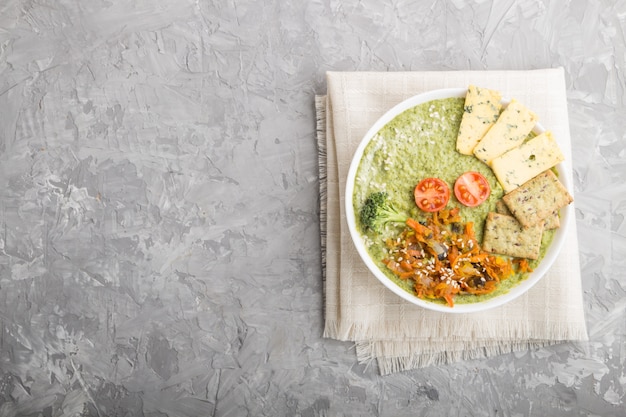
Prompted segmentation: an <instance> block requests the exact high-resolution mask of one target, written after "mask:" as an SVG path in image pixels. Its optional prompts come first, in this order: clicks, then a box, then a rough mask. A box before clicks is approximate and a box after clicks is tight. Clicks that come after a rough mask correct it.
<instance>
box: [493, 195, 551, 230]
mask: <svg viewBox="0 0 626 417" xmlns="http://www.w3.org/2000/svg"><path fill="white" fill-rule="evenodd" d="M496 213H499V214H506V215H507V216H512V214H511V211H510V210H509V208H508V207H507V206H506V204H505V203H504V201H502V200H498V201H496ZM559 227H561V220H560V219H559V212H558V210H557V211H555V212H554V213H552V214H550V215H549V216H548V217H547V218H546V222H545V225H544V227H543V229H544V230H553V229H558V228H559Z"/></svg>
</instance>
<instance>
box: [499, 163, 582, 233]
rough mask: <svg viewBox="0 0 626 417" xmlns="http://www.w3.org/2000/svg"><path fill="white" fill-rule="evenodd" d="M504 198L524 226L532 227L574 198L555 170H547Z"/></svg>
mask: <svg viewBox="0 0 626 417" xmlns="http://www.w3.org/2000/svg"><path fill="white" fill-rule="evenodd" d="M502 200H503V201H504V203H505V204H506V205H507V207H508V208H509V210H510V211H511V213H512V214H513V216H515V218H516V219H517V220H518V221H519V222H520V223H521V224H522V225H523V226H524V227H530V226H533V225H536V224H539V223H543V222H544V221H545V220H546V219H547V218H548V217H549V216H550V215H552V214H553V213H555V212H558V210H559V209H560V208H561V207H564V206H566V205H568V204H569V203H571V202H572V201H573V198H572V196H571V195H570V194H569V193H568V192H567V189H566V188H565V186H563V184H561V181H559V179H558V178H557V177H556V175H554V172H552V171H551V170H547V171H544V172H543V173H541V174H539V175H538V176H536V177H535V178H533V179H532V180H530V181H527V182H526V183H524V184H522V185H521V186H520V187H518V188H516V189H515V190H513V191H511V192H510V193H508V194H506V195H505V196H504V197H502Z"/></svg>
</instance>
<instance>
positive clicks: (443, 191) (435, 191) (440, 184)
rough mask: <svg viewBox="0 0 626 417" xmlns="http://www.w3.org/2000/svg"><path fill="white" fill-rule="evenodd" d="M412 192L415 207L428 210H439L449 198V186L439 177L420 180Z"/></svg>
mask: <svg viewBox="0 0 626 417" xmlns="http://www.w3.org/2000/svg"><path fill="white" fill-rule="evenodd" d="M413 194H414V195H415V204H417V207H419V208H420V209H422V210H424V211H428V212H433V211H439V210H441V209H442V208H444V207H445V206H446V204H448V200H450V188H449V187H448V184H446V183H445V182H444V181H443V180H440V179H439V178H425V179H423V180H421V181H420V182H419V184H417V186H416V187H415V191H414V193H413Z"/></svg>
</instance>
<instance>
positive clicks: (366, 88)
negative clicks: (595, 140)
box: [316, 68, 587, 374]
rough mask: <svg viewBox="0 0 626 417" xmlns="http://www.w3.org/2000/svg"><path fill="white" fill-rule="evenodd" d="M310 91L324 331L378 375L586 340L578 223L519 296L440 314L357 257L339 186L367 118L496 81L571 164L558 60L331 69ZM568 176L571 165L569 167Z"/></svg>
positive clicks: (493, 85)
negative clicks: (407, 102)
mask: <svg viewBox="0 0 626 417" xmlns="http://www.w3.org/2000/svg"><path fill="white" fill-rule="evenodd" d="M327 81H328V92H327V95H326V96H320V97H317V98H316V108H317V116H318V132H317V133H318V143H319V150H320V187H321V199H322V204H321V207H322V210H321V224H322V245H323V253H324V257H323V263H324V280H325V284H324V288H325V301H324V302H325V329H324V336H325V337H329V338H334V339H339V340H346V341H354V342H355V343H356V347H357V356H358V359H359V360H360V361H362V362H367V361H370V360H372V359H376V360H377V361H378V365H379V369H380V372H381V373H382V374H386V373H391V372H396V371H402V370H407V369H411V368H416V367H422V366H428V365H433V364H442V363H449V362H452V361H456V360H461V359H468V358H480V357H487V356H492V355H496V354H500V353H504V352H511V351H514V350H520V349H527V348H529V347H536V346H545V345H548V344H553V343H559V342H562V341H576V340H587V329H586V325H585V317H584V310H583V304H582V290H581V282H580V268H579V259H578V243H577V237H576V224H575V222H574V221H571V223H570V225H569V231H568V233H569V237H568V239H567V242H566V243H565V245H564V247H563V250H562V252H561V254H560V255H559V258H558V259H557V261H556V262H555V264H554V265H553V267H552V268H551V270H550V271H549V273H548V274H547V275H546V276H545V277H544V278H543V279H542V280H540V282H539V283H537V284H536V285H535V286H534V287H533V288H532V289H531V290H530V291H529V292H528V293H527V294H526V295H524V296H521V297H519V298H518V299H516V300H514V301H512V302H510V303H508V304H506V305H504V306H501V307H497V308H495V309H492V310H489V311H487V312H481V313H473V314H464V315H461V314H446V313H438V312H433V311H428V310H425V309H422V308H420V307H417V306H414V305H413V304H410V303H408V302H407V301H404V300H402V299H401V298H400V297H398V296H396V295H395V294H393V293H392V292H391V291H389V290H388V289H387V288H386V287H384V286H383V285H382V284H381V283H380V282H379V281H378V280H377V279H376V278H375V277H374V276H373V275H372V274H371V273H369V271H368V270H367V269H366V267H365V265H364V263H363V262H362V260H361V259H360V257H359V255H358V253H357V252H356V249H355V248H354V246H353V243H352V241H351V239H350V235H349V232H348V229H347V223H346V219H345V213H344V190H345V181H346V176H347V173H348V168H349V165H350V162H351V158H352V155H353V154H354V151H355V150H356V147H357V146H358V144H359V142H360V140H361V139H362V137H363V136H364V135H365V133H366V131H367V130H368V129H369V128H370V126H371V125H372V124H373V123H374V122H375V121H376V120H377V119H378V118H379V117H380V116H382V115H383V114H384V113H385V112H386V111H387V110H389V109H390V108H391V107H393V106H394V105H396V104H397V103H399V102H401V101H402V100H404V99H407V98H409V97H411V96H413V95H416V94H419V93H422V92H425V91H429V90H434V89H440V88H454V87H460V88H464V87H467V86H468V85H469V84H475V85H478V86H482V87H486V88H492V89H497V90H499V91H501V92H502V93H503V95H504V96H505V97H508V98H516V99H518V100H519V101H521V102H522V103H524V104H525V105H526V106H528V107H529V108H531V109H532V110H533V111H534V112H535V113H537V114H538V116H539V120H540V123H541V124H542V125H543V126H544V127H546V128H547V129H550V130H552V132H553V133H554V136H555V137H556V139H557V141H558V143H559V145H560V147H561V149H562V151H563V153H564V155H565V157H566V160H567V166H568V167H571V161H572V157H571V145H570V136H569V124H568V113H567V100H566V93H565V82H564V73H563V70H562V69H561V68H557V69H545V70H533V71H459V72H456V71H449V72H396V73H376V72H329V73H328V74H327ZM567 175H568V176H569V179H570V183H571V181H572V172H571V169H568V172H567Z"/></svg>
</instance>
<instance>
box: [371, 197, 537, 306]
mask: <svg viewBox="0 0 626 417" xmlns="http://www.w3.org/2000/svg"><path fill="white" fill-rule="evenodd" d="M406 225H407V226H408V227H407V228H405V229H404V230H403V231H402V232H401V234H400V235H399V236H398V237H397V238H396V239H389V240H388V241H387V249H388V253H389V256H388V258H387V259H385V260H384V261H383V262H384V264H385V265H386V266H387V268H389V270H390V271H392V272H393V273H394V274H395V275H396V276H398V277H399V278H400V279H403V280H412V281H413V288H414V290H415V293H416V295H417V296H418V297H419V298H428V299H441V300H444V301H445V302H446V304H447V305H448V306H450V307H452V306H454V297H455V296H456V295H457V294H475V295H482V294H489V293H491V292H493V291H495V290H496V289H497V287H498V284H499V282H500V281H502V280H504V279H506V278H508V277H509V276H511V275H512V274H513V273H514V269H513V262H512V261H510V260H508V259H505V258H502V257H498V256H495V255H492V254H489V253H487V252H484V251H482V249H481V248H480V245H479V244H478V241H477V240H476V236H475V233H474V225H473V224H472V223H471V222H468V223H465V225H462V224H461V219H460V216H459V214H458V209H452V210H441V211H439V212H435V213H433V215H432V216H431V217H430V218H429V219H428V220H427V221H426V222H425V224H422V223H420V222H418V221H417V220H415V219H408V220H407V221H406ZM455 230H456V231H457V232H458V233H457V232H455ZM516 266H517V269H518V270H527V269H528V268H529V266H528V263H527V262H526V263H524V262H523V260H521V261H516Z"/></svg>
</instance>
